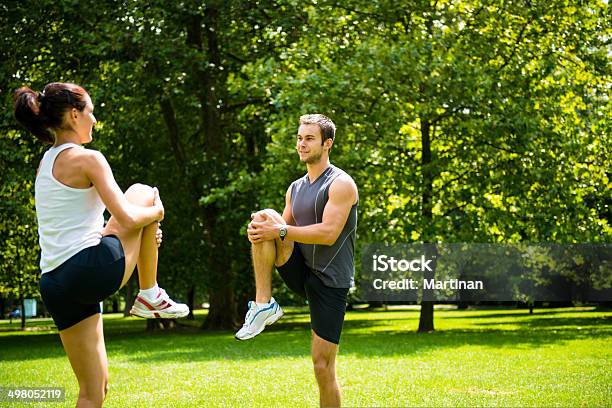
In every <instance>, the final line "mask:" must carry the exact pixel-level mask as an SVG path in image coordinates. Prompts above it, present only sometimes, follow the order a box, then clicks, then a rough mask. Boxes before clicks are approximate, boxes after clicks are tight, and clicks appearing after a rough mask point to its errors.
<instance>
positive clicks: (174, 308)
mask: <svg viewBox="0 0 612 408" xmlns="http://www.w3.org/2000/svg"><path fill="white" fill-rule="evenodd" d="M130 314H131V315H134V316H138V317H144V318H145V319H156V318H162V319H176V318H179V317H185V316H187V315H188V314H189V307H188V306H187V305H186V304H184V303H176V302H175V301H174V300H172V299H170V297H169V296H168V294H167V293H166V291H165V290H163V289H162V288H159V293H158V295H157V297H156V299H155V300H153V301H152V300H149V299H146V298H145V297H144V296H141V295H138V296H136V300H135V301H134V306H132V310H130Z"/></svg>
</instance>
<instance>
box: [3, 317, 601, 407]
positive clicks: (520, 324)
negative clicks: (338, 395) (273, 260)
mask: <svg viewBox="0 0 612 408" xmlns="http://www.w3.org/2000/svg"><path fill="white" fill-rule="evenodd" d="M202 313H204V312H200V313H198V314H197V315H196V318H197V321H195V322H189V321H186V320H183V321H182V323H184V324H186V325H188V326H185V327H181V328H179V329H178V330H176V331H172V332H166V333H154V334H148V333H146V332H145V331H144V328H145V322H144V321H143V320H140V319H136V318H123V317H121V316H119V315H113V314H111V315H105V319H104V324H105V333H106V347H107V350H108V354H109V360H110V386H111V388H110V393H109V395H108V397H107V400H106V406H108V407H161V406H166V407H178V406H184V407H193V406H219V407H220V406H224V407H225V406H262V407H263V406H283V407H303V406H316V405H317V404H318V393H317V387H316V383H315V379H314V374H313V371H312V363H311V360H310V330H309V324H308V314H307V313H306V310H305V309H289V310H288V313H287V314H286V316H285V317H283V318H282V319H281V320H280V321H279V322H278V323H277V324H275V325H274V326H271V327H269V328H268V329H267V330H266V331H265V332H264V333H262V334H261V335H260V336H258V337H256V338H255V339H253V340H250V341H247V342H238V341H236V340H234V338H233V336H232V333H229V332H203V331H200V330H198V329H197V326H199V324H200V323H201V321H202V319H203V318H204V314H202ZM418 316H419V312H418V310H389V311H378V312H371V311H353V312H349V313H347V319H346V322H345V326H344V332H343V335H342V340H341V348H340V356H339V358H338V376H339V381H340V384H341V387H342V392H343V405H345V406H436V407H438V406H452V407H455V406H501V407H508V406H547V407H549V406H562V407H583V406H584V407H606V406H607V407H612V385H611V384H612V370H611V367H612V313H611V312H610V311H597V310H595V309H594V308H572V309H548V310H545V309H542V310H536V311H535V313H534V314H533V315H529V314H528V312H527V311H525V310H514V309H503V310H501V309H494V310H468V311H458V310H436V313H435V317H436V322H435V324H436V330H437V331H436V332H435V333H432V334H416V333H415V330H416V327H417V325H418ZM28 326H29V329H28V330H27V331H26V332H19V331H12V328H16V327H18V322H17V323H15V322H13V324H12V325H11V326H9V324H8V321H5V320H3V321H0V386H58V387H65V388H66V392H67V401H66V403H65V404H64V405H65V406H73V404H74V401H75V400H76V394H77V391H78V387H77V383H76V380H75V378H74V375H73V374H72V371H71V369H70V365H69V363H68V359H67V358H66V356H65V355H64V351H63V349H62V347H61V343H60V340H59V336H58V335H57V333H56V332H55V330H54V329H53V326H52V323H51V321H50V320H48V319H40V320H32V321H30V322H28ZM0 405H1V404H0ZM5 405H6V404H5ZM49 405H51V404H49ZM61 405H62V404H57V403H56V404H52V406H61Z"/></svg>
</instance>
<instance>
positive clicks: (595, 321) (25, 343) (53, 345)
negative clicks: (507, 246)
mask: <svg viewBox="0 0 612 408" xmlns="http://www.w3.org/2000/svg"><path fill="white" fill-rule="evenodd" d="M382 313H385V315H386V316H385V317H384V318H382V316H381V318H379V319H376V318H374V319H373V318H372V314H371V313H367V314H364V313H362V312H350V314H349V319H348V320H347V321H345V324H344V330H343V335H342V339H341V349H342V352H341V353H342V354H346V355H354V356H360V357H387V356H399V355H412V354H422V353H427V352H430V351H435V350H439V349H444V348H457V347H461V346H465V345H477V346H484V347H491V348H503V347H510V348H513V349H517V348H519V349H520V348H537V347H541V346H549V345H551V344H562V343H564V342H566V341H571V340H576V339H586V338H599V337H602V338H605V337H610V336H612V316H592V317H588V316H585V317H576V316H572V317H569V316H564V313H559V314H558V315H557V316H554V312H551V313H547V312H542V313H538V314H534V315H525V317H527V318H523V316H521V315H520V314H518V315H517V314H514V313H507V314H504V313H494V314H489V315H486V317H489V318H490V319H491V321H485V320H483V319H482V318H479V316H478V314H476V313H475V315H474V316H472V317H474V318H475V320H474V321H473V322H467V321H466V326H465V327H461V328H449V329H445V330H443V331H438V332H434V333H430V334H417V333H415V332H414V331H413V330H410V331H409V330H408V329H406V327H405V325H406V324H407V322H406V320H410V321H411V322H412V323H414V322H415V316H418V314H414V313H408V316H405V314H406V312H405V311H404V312H403V314H402V312H397V311H388V312H382ZM388 313H391V314H392V317H391V318H388V317H389V315H388ZM574 313H576V312H574ZM396 314H397V315H396ZM501 316H504V317H514V318H516V319H513V320H511V321H504V322H502V325H501V326H500V323H499V322H496V321H495V319H496V318H500V317H501ZM464 317H465V318H469V317H470V316H453V312H446V313H445V315H444V316H443V317H441V319H449V318H451V319H452V318H462V319H463V318H464ZM307 318H308V315H307V313H289V314H288V315H287V317H286V319H283V320H281V321H280V322H279V323H277V324H275V325H273V326H271V327H269V328H267V329H266V331H265V332H264V333H263V334H262V335H260V336H258V337H256V338H254V339H252V340H249V341H246V342H240V341H237V340H235V339H234V337H233V332H225V331H223V332H222V331H219V332H205V331H202V330H200V329H199V326H200V324H201V321H200V320H197V321H192V322H189V325H184V326H180V327H179V328H178V329H177V330H173V331H170V332H155V333H147V332H145V331H144V327H145V325H146V323H145V322H144V321H133V320H132V321H130V320H123V319H112V320H109V321H108V322H106V321H105V326H106V333H105V338H106V346H107V350H108V353H109V357H110V359H111V360H112V359H113V358H118V359H125V360H128V361H130V362H134V363H142V364H149V363H151V362H156V361H157V362H161V361H169V362H195V361H214V360H241V361H255V360H265V359H273V358H309V356H310V323H309V322H308V319H307ZM412 323H411V326H412ZM505 324H509V325H512V326H514V328H510V329H508V328H507V327H504V326H503V325H505ZM578 328H580V329H578ZM63 356H64V351H63V349H62V346H61V342H60V339H59V336H58V335H57V334H32V333H29V334H27V335H25V334H22V333H16V334H14V335H3V336H1V337H0V360H7V361H16V360H31V359H44V358H55V357H63Z"/></svg>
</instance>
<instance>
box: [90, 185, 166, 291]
mask: <svg viewBox="0 0 612 408" xmlns="http://www.w3.org/2000/svg"><path fill="white" fill-rule="evenodd" d="M125 198H127V200H128V201H129V202H130V203H132V204H136V205H140V206H143V207H150V206H152V205H153V200H154V199H155V194H154V192H153V188H151V187H149V186H146V185H144V184H134V185H132V186H130V188H128V189H127V191H126V192H125ZM158 225H159V224H158V223H157V222H154V223H152V224H149V225H147V226H146V227H144V228H138V229H128V228H125V227H124V226H122V225H121V224H119V222H118V221H117V220H116V219H115V217H111V218H110V220H108V223H107V224H106V227H105V228H104V232H103V233H102V234H103V235H116V236H117V237H118V238H119V240H120V241H121V245H122V246H123V252H124V253H125V273H124V275H123V281H122V282H121V287H123V286H124V285H125V284H126V283H127V281H128V280H129V279H130V277H131V276H132V273H133V272H134V268H135V267H136V265H137V264H138V282H139V286H140V289H148V288H151V287H153V286H155V283H156V282H157V258H158V254H157V242H156V241H155V232H156V231H157V228H158Z"/></svg>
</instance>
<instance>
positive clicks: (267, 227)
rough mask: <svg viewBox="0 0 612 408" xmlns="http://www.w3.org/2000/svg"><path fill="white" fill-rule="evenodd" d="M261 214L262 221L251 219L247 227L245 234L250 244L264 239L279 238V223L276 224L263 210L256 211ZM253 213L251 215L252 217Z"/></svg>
mask: <svg viewBox="0 0 612 408" xmlns="http://www.w3.org/2000/svg"><path fill="white" fill-rule="evenodd" d="M257 214H259V215H261V216H262V217H263V218H264V220H263V221H251V222H250V223H249V226H248V227H247V236H248V238H249V241H250V242H251V243H252V244H257V243H260V242H264V241H271V240H274V239H276V238H279V235H278V234H279V231H280V227H281V226H282V225H281V224H278V223H277V222H276V221H275V220H274V219H272V217H270V216H269V215H268V214H266V213H265V212H264V211H260V212H259V213H257ZM254 216H255V214H252V215H251V218H253V217H254Z"/></svg>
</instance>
